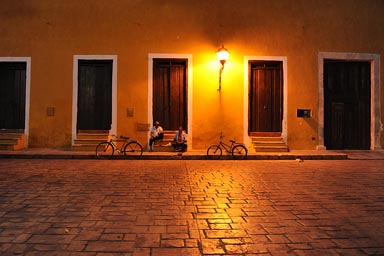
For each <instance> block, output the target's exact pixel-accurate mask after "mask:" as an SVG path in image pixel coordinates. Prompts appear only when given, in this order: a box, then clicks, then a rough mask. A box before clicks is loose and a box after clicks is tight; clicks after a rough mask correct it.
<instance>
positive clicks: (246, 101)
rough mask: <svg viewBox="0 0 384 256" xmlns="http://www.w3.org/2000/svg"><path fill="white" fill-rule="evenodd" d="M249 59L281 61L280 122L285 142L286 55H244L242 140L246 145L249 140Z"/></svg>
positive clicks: (286, 129)
mask: <svg viewBox="0 0 384 256" xmlns="http://www.w3.org/2000/svg"><path fill="white" fill-rule="evenodd" d="M250 61H281V62H282V63H283V66H282V69H283V70H282V71H283V77H282V78H283V105H282V107H283V113H282V115H283V116H282V124H281V137H282V138H283V141H284V142H285V143H287V134H288V127H287V113H288V112H287V109H288V107H287V95H288V93H287V92H288V75H287V70H288V69H287V57H286V56H244V90H243V91H244V98H243V102H244V106H243V119H244V124H243V141H244V143H245V144H246V145H248V144H249V143H250V141H251V139H250V136H249V134H248V125H249V120H248V113H249V112H248V111H249V110H248V108H249V97H248V89H249V88H248V87H249V62H250Z"/></svg>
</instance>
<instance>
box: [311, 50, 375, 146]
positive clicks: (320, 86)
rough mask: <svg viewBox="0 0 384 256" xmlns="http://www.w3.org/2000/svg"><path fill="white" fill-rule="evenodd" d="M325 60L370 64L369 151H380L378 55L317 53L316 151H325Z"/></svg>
mask: <svg viewBox="0 0 384 256" xmlns="http://www.w3.org/2000/svg"><path fill="white" fill-rule="evenodd" d="M325 59H331V60H342V61H348V60H353V61H369V62H370V63H371V129H370V130H371V136H370V142H371V143H370V144H371V146H370V149H371V150H380V149H381V145H380V132H381V122H380V120H381V114H380V106H381V105H380V55H379V54H367V53H341V52H319V55H318V67H319V74H318V94H319V100H318V102H319V103H318V104H319V105H318V116H319V121H318V145H317V147H316V149H317V150H326V147H325V145H324V61H325Z"/></svg>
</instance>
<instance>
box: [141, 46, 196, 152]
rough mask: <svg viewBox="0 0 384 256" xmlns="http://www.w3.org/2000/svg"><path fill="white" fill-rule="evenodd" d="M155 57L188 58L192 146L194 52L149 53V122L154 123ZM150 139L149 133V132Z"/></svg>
mask: <svg viewBox="0 0 384 256" xmlns="http://www.w3.org/2000/svg"><path fill="white" fill-rule="evenodd" d="M153 59H187V61H188V63H187V69H188V70H187V73H188V75H187V76H188V79H187V83H188V84H187V94H188V96H187V97H188V103H187V108H188V111H187V112H188V114H187V120H188V148H191V149H192V148H193V147H192V145H193V144H192V138H193V136H192V92H193V90H192V88H193V85H192V66H193V65H192V54H172V53H149V54H148V124H149V125H152V122H153V112H152V106H153ZM148 140H149V133H148Z"/></svg>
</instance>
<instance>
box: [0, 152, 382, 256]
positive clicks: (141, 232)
mask: <svg viewBox="0 0 384 256" xmlns="http://www.w3.org/2000/svg"><path fill="white" fill-rule="evenodd" d="M0 181H1V182H0V255H4V256H5V255H7V256H8V255H28V256H29V255H39V256H41V255H50V256H51V255H76V256H77V255H79V256H82V255H86V256H88V255H89V256H93V255H98V256H100V255H103V256H107V255H129V256H176V255H177V256H179V255H183V256H184V255H187V256H195V255H196V256H197V255H273V256H282V255H295V256H296V255H297V256H300V255H317V256H318V255H327V256H332V255H384V222H383V219H384V185H383V184H384V160H376V161H373V160H328V161H324V160H309V161H303V162H302V161H295V160H289V161H288V160H286V161H283V160H278V161H253V160H249V161H230V160H229V161H200V160H194V161H188V160H163V161H154V160H146V161H143V160H136V161H127V160H113V161H100V160H46V159H45V160H41V159H1V160H0Z"/></svg>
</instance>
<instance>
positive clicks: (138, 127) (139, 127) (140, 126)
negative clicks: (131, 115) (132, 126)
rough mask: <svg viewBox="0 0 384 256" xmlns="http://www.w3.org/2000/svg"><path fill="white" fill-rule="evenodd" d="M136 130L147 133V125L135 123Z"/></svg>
mask: <svg viewBox="0 0 384 256" xmlns="http://www.w3.org/2000/svg"><path fill="white" fill-rule="evenodd" d="M136 130H137V131H146V132H147V131H149V124H143V123H136Z"/></svg>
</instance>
